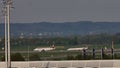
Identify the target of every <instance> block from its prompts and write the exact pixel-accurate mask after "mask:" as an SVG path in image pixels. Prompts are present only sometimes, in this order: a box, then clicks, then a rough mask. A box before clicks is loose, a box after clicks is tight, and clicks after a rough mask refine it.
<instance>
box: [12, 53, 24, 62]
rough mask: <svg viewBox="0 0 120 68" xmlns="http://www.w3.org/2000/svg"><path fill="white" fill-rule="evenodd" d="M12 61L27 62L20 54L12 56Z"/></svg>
mask: <svg viewBox="0 0 120 68" xmlns="http://www.w3.org/2000/svg"><path fill="white" fill-rule="evenodd" d="M11 60H12V61H25V59H24V57H23V56H22V55H21V54H20V53H15V54H12V55H11Z"/></svg>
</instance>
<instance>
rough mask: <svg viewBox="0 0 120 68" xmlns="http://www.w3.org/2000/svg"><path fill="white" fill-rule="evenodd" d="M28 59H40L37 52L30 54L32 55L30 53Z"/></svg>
mask: <svg viewBox="0 0 120 68" xmlns="http://www.w3.org/2000/svg"><path fill="white" fill-rule="evenodd" d="M29 60H30V61H39V60H41V59H40V57H39V55H38V54H32V55H30V57H29Z"/></svg>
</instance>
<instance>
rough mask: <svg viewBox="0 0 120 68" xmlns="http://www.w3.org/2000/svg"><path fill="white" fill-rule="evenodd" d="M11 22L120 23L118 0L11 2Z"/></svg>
mask: <svg viewBox="0 0 120 68" xmlns="http://www.w3.org/2000/svg"><path fill="white" fill-rule="evenodd" d="M13 2H14V7H15V9H12V10H11V11H12V12H11V22H14V23H31V22H43V21H46V22H74V21H117V22H118V21H120V0H13Z"/></svg>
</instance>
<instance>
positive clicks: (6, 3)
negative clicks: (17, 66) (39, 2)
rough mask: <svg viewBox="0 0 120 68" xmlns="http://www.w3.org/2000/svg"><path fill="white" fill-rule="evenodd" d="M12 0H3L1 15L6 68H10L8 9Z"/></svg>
mask: <svg viewBox="0 0 120 68" xmlns="http://www.w3.org/2000/svg"><path fill="white" fill-rule="evenodd" d="M11 6H12V0H3V15H4V22H5V60H6V68H11V60H10V8H11Z"/></svg>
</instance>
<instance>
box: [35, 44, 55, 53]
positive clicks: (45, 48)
mask: <svg viewBox="0 0 120 68" xmlns="http://www.w3.org/2000/svg"><path fill="white" fill-rule="evenodd" d="M54 49H55V46H54V45H52V47H44V48H35V49H34V51H37V52H42V51H50V50H54Z"/></svg>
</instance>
